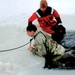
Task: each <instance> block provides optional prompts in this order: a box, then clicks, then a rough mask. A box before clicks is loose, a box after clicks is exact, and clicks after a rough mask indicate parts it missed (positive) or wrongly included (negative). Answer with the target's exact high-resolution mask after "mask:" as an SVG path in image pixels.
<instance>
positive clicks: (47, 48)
mask: <svg viewBox="0 0 75 75" xmlns="http://www.w3.org/2000/svg"><path fill="white" fill-rule="evenodd" d="M39 33H42V32H41V31H39V32H38V33H37V34H36V35H35V36H34V37H33V38H32V39H30V45H31V41H32V40H33V39H35V37H36V36H37V35H38V34H39ZM42 34H43V35H44V37H45V42H43V44H44V46H45V49H46V52H48V51H49V47H48V46H47V45H46V42H47V37H46V35H45V34H44V33H42Z"/></svg>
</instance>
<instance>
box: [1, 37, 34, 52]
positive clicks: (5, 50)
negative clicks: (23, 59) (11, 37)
mask: <svg viewBox="0 0 75 75" xmlns="http://www.w3.org/2000/svg"><path fill="white" fill-rule="evenodd" d="M32 40H33V38H32V39H30V41H29V42H28V43H26V44H24V45H21V46H19V47H15V48H12V49H4V50H0V52H7V51H12V50H16V49H19V48H22V47H24V46H26V45H27V44H29V43H31V41H32Z"/></svg>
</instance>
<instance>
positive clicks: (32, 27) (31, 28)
mask: <svg viewBox="0 0 75 75" xmlns="http://www.w3.org/2000/svg"><path fill="white" fill-rule="evenodd" d="M36 30H37V27H36V26H35V25H34V24H31V25H28V26H27V28H26V31H27V35H28V36H30V37H33V36H34V34H35V32H36Z"/></svg>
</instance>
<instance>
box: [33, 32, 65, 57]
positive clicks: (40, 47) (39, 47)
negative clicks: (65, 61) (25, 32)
mask: <svg viewBox="0 0 75 75" xmlns="http://www.w3.org/2000/svg"><path fill="white" fill-rule="evenodd" d="M44 44H45V45H46V46H47V47H48V50H49V51H50V52H53V53H54V55H55V54H59V55H63V54H64V52H65V48H64V47H63V46H61V45H59V44H57V43H56V42H55V41H54V40H53V39H52V38H51V36H49V35H47V34H45V33H44V32H41V31H36V32H35V35H34V48H33V50H32V52H33V54H35V55H38V56H43V55H45V54H46V47H45V45H44Z"/></svg>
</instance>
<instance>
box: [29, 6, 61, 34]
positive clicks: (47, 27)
mask: <svg viewBox="0 0 75 75" xmlns="http://www.w3.org/2000/svg"><path fill="white" fill-rule="evenodd" d="M35 19H38V22H39V24H40V27H41V28H42V29H43V30H44V31H45V32H47V33H49V34H52V33H54V31H53V30H52V29H51V28H52V27H53V26H56V25H58V24H59V23H62V21H61V19H60V15H59V14H58V12H57V11H56V10H55V9H53V8H52V7H49V6H48V7H47V9H46V11H45V12H42V11H41V10H40V9H38V10H37V11H36V12H34V13H33V15H32V16H31V17H30V18H29V19H28V25H29V24H30V23H32V22H33V21H34V20H35Z"/></svg>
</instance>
